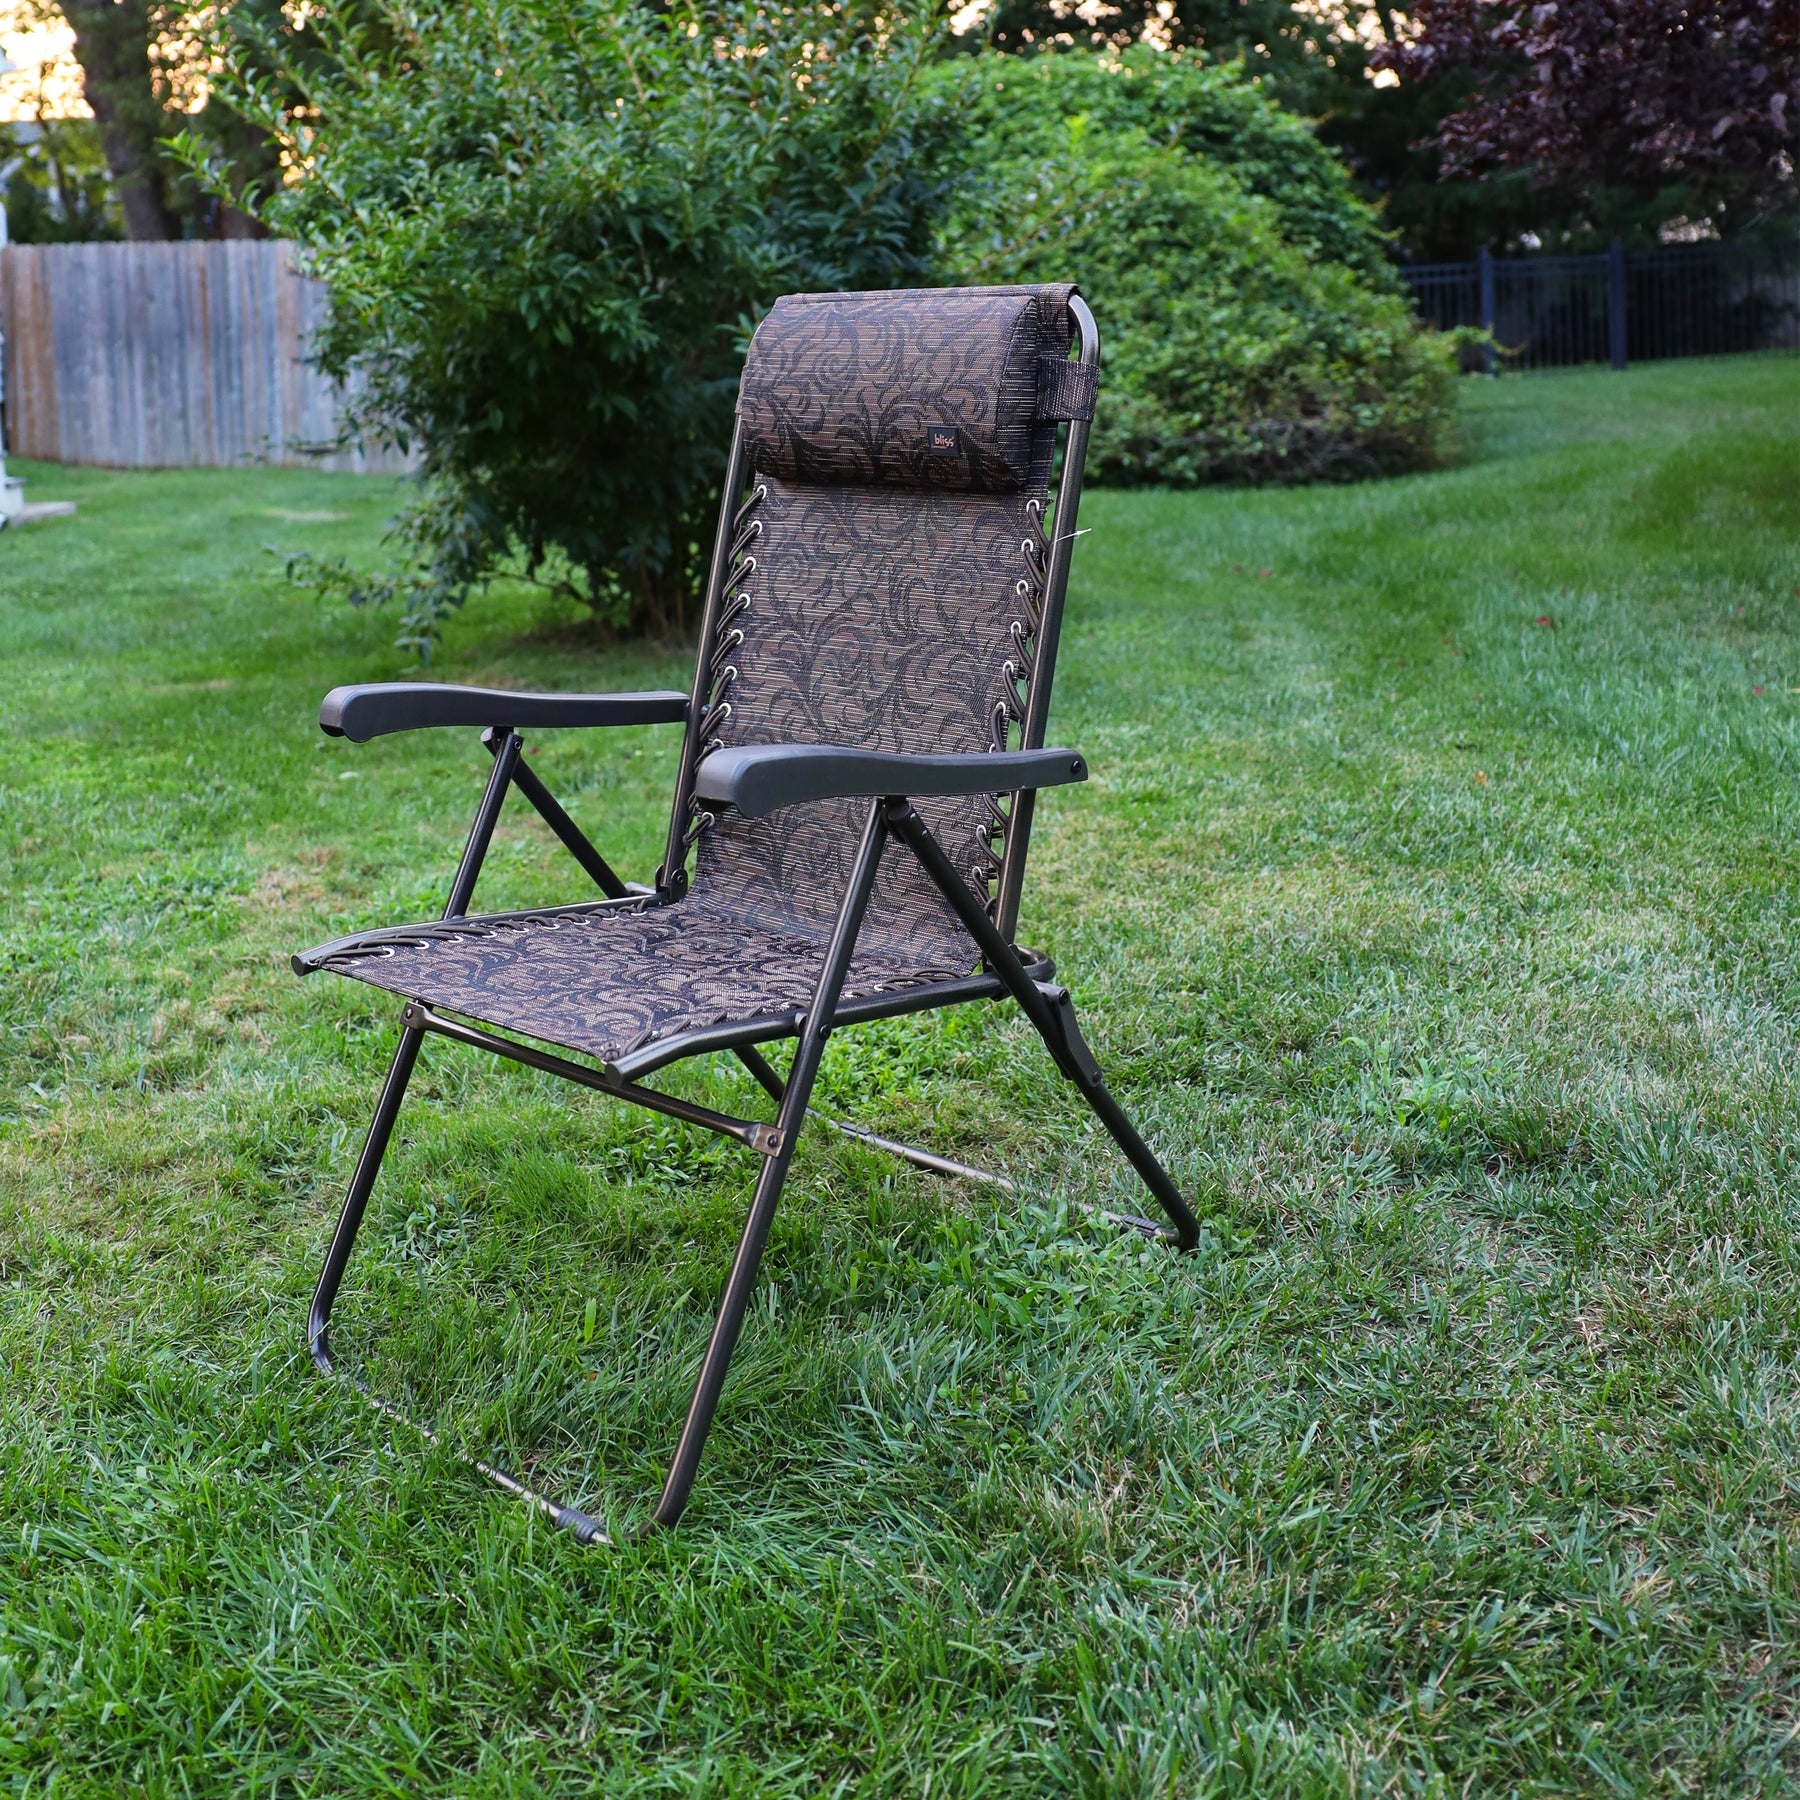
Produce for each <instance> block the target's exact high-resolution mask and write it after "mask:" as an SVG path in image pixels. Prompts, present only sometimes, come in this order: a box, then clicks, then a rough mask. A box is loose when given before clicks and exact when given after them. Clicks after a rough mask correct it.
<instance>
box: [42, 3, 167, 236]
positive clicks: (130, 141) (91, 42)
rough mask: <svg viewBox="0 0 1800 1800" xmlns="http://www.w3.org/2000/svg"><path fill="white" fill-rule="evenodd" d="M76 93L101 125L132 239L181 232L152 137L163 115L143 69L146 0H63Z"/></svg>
mask: <svg viewBox="0 0 1800 1800" xmlns="http://www.w3.org/2000/svg"><path fill="white" fill-rule="evenodd" d="M62 10H63V17H64V18H65V19H67V20H68V22H69V26H70V28H71V29H72V30H73V32H74V33H75V59H76V61H77V62H79V63H80V64H81V75H82V92H83V93H84V94H85V95H86V96H87V103H88V105H89V106H91V107H92V108H93V109H94V117H95V119H96V120H98V121H99V125H100V142H101V145H102V147H103V148H104V150H105V152H106V166H107V168H108V169H110V170H111V171H112V178H113V185H114V186H115V187H116V188H117V189H118V192H119V204H120V206H121V207H122V208H123V210H124V213H125V230H126V233H127V235H128V236H130V237H133V238H150V239H157V238H175V237H180V236H181V219H180V216H179V215H178V214H177V213H176V212H175V210H174V208H173V207H171V206H170V205H169V196H168V188H167V182H166V178H165V171H164V165H163V156H162V152H161V151H160V150H159V149H158V148H157V139H158V138H160V137H163V136H166V135H167V133H168V131H169V129H170V125H169V121H168V119H167V118H166V116H165V114H164V112H163V106H162V102H161V100H160V99H159V98H158V97H157V93H156V87H155V83H154V81H153V80H152V78H151V71H150V33H151V0H63V6H62Z"/></svg>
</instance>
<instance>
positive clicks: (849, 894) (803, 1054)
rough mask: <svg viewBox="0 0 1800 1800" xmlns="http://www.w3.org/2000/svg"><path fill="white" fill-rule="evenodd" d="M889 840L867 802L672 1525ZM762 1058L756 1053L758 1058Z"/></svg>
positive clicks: (678, 1483)
mask: <svg viewBox="0 0 1800 1800" xmlns="http://www.w3.org/2000/svg"><path fill="white" fill-rule="evenodd" d="M886 841H887V826H886V823H885V820H884V817H883V812H882V807H881V804H880V802H877V803H876V804H875V805H874V806H872V807H870V809H869V822H868V825H867V826H866V827H865V829H864V831H863V838H862V845H861V848H860V849H859V850H858V852H857V857H856V864H855V867H854V868H853V869H852V871H851V875H850V884H849V887H848V889H847V891H846V892H845V895H844V904H843V908H842V910H841V911H840V912H839V914H838V920H837V926H836V928H835V930H834V931H833V932H832V938H831V947H830V948H829V949H828V950H827V951H826V953H825V967H824V969H823V970H822V971H821V973H820V975H819V985H818V987H817V988H816V989H815V990H814V993H813V1003H812V1008H811V1010H810V1011H809V1012H808V1013H807V1015H806V1025H805V1028H804V1029H803V1030H802V1031H801V1033H800V1042H799V1044H798V1046H797V1047H796V1048H795V1051H794V1064H793V1067H792V1069H790V1070H789V1072H788V1078H787V1081H786V1083H785V1084H784V1086H783V1089H782V1096H781V1111H780V1113H779V1115H778V1117H777V1121H776V1128H777V1130H778V1131H779V1132H780V1134H781V1141H780V1143H779V1144H778V1145H777V1147H776V1150H775V1153H774V1155H772V1156H770V1157H769V1158H768V1160H767V1161H766V1162H765V1163H764V1164H763V1167H762V1173H761V1174H760V1175H759V1176H758V1177H757V1180H756V1194H755V1197H754V1198H753V1199H752V1200H751V1202H750V1216H749V1217H748V1218H747V1219H746V1220H745V1221H744V1233H743V1236H742V1237H741V1238H739V1240H738V1247H737V1255H736V1256H735V1257H733V1258H732V1263H731V1273H730V1275H729V1276H728V1277H727V1278H726V1281H725V1293H724V1297H723V1298H722V1299H721V1300H720V1302H719V1314H718V1317H717V1319H716V1320H715V1321H714V1322H713V1333H712V1340H711V1342H709V1343H708V1344H707V1346H706V1355H705V1357H704V1358H703V1360H702V1361H701V1364H700V1374H699V1377H698V1379H697V1380H696V1381H695V1383H694V1397H693V1399H692V1400H690V1401H689V1402H688V1413H687V1420H686V1422H685V1423H684V1424H683V1425H682V1428H681V1441H680V1442H679V1443H678V1444H677V1445H676V1446H675V1458H674V1461H673V1462H671V1463H670V1465H669V1476H668V1480H667V1481H666V1482H664V1484H663V1491H662V1497H661V1499H659V1500H658V1501H657V1503H656V1512H655V1514H654V1515H653V1522H654V1523H655V1524H657V1525H664V1526H667V1525H673V1524H674V1523H675V1522H676V1520H678V1519H679V1518H680V1517H681V1513H682V1509H683V1508H684V1507H685V1506H686V1505H687V1500H688V1495H689V1493H690V1492H691V1491H692V1489H693V1486H694V1476H695V1473H696V1472H697V1471H698V1469H699V1467H700V1456H701V1452H702V1451H703V1450H704V1449H705V1448H706V1434H707V1433H708V1432H709V1431H710V1430H711V1429H712V1422H713V1414H714V1412H716V1411H717V1410H718V1405H719V1392H720V1390H721V1389H722V1388H723V1387H724V1385H725V1371H726V1370H727V1369H728V1368H729V1367H730V1365H731V1353H732V1351H733V1350H735V1349H736V1348H737V1341H738V1333H739V1332H740V1331H741V1330H742V1329H743V1324H744V1314H745V1313H746V1312H747V1311H748V1310H749V1306H750V1302H751V1300H752V1298H753V1297H754V1296H755V1293H756V1275H757V1270H758V1269H759V1268H760V1267H761V1264H762V1253H763V1245H764V1244H765V1243H767V1241H768V1237H769V1226H770V1225H771V1224H772V1223H773V1221H774V1218H775V1207H776V1204H777V1202H778V1201H779V1200H780V1199H781V1190H782V1186H783V1184H784V1183H785V1182H786V1181H787V1173H788V1165H789V1164H790V1163H791V1162H792V1161H793V1160H794V1146H795V1144H796V1142H797V1141H798V1140H799V1136H800V1127H801V1126H802V1125H804V1124H805V1123H806V1106H807V1102H808V1101H809V1100H810V1099H811V1098H812V1089H813V1081H814V1078H815V1077H816V1076H817V1075H818V1073H819V1061H820V1059H821V1058H822V1057H823V1056H824V1054H825V1040H826V1039H827V1038H828V1037H829V1036H830V1035H831V1017H832V1014H833V1013H834V1012H836V1011H837V1003H838V996H839V995H840V994H841V993H842V992H843V988H844V978H845V977H846V976H847V975H848V974H849V973H850V956H851V952H852V951H854V950H855V948H856V934H857V933H858V931H860V930H861V929H862V921H863V914H864V913H865V912H866V911H867V910H868V906H869V895H870V894H871V893H872V892H873V891H874V887H875V870H876V866H877V864H878V863H879V862H880V860H881V849H882V845H883V844H884V843H885V842H886ZM758 1060H759V1061H760V1060H761V1059H760V1058H759V1059H758Z"/></svg>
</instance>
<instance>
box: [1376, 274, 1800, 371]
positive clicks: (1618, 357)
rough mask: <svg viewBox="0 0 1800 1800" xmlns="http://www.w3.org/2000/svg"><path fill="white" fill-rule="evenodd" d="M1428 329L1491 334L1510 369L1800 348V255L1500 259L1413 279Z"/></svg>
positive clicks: (1620, 364) (1621, 365)
mask: <svg viewBox="0 0 1800 1800" xmlns="http://www.w3.org/2000/svg"><path fill="white" fill-rule="evenodd" d="M1405 275H1406V278H1407V280H1408V282H1409V283H1410V284H1411V286H1412V293H1413V303H1414V305H1415V306H1417V308H1418V310H1419V315H1420V317H1421V318H1423V319H1424V320H1425V322H1426V323H1427V324H1429V325H1435V326H1437V327H1438V328H1439V329H1440V330H1450V329H1451V328H1453V327H1455V326H1458V325H1476V326H1483V327H1485V328H1486V329H1487V330H1489V331H1491V332H1492V333H1493V334H1494V338H1495V340H1496V342H1497V343H1498V344H1499V345H1500V347H1501V357H1502V359H1503V362H1504V365H1505V366H1507V367H1509V368H1518V369H1543V368H1556V367H1562V366H1566V365H1568V364H1570V363H1586V362H1610V363H1611V364H1612V366H1613V367H1614V368H1615V369H1622V368H1624V367H1625V366H1626V365H1627V364H1628V363H1632V362H1650V361H1655V360H1659V359H1661V358H1664V357H1671V356H1721V355H1728V354H1731V353H1733V352H1739V351H1746V350H1800V253H1797V252H1796V251H1793V250H1768V249H1761V248H1757V247H1752V246H1747V245H1742V244H1672V245H1668V246H1666V247H1664V248H1662V249H1659V250H1630V251H1627V250H1624V249H1621V248H1620V246H1619V245H1618V244H1616V243H1615V244H1614V245H1613V247H1612V249H1611V250H1610V251H1607V252H1604V253H1603V254H1601V255H1599V256H1507V257H1496V256H1490V255H1488V254H1487V252H1486V251H1483V252H1482V255H1481V260H1480V261H1479V262H1472V263H1419V264H1415V265H1413V266H1412V267H1411V268H1408V269H1407V270H1405Z"/></svg>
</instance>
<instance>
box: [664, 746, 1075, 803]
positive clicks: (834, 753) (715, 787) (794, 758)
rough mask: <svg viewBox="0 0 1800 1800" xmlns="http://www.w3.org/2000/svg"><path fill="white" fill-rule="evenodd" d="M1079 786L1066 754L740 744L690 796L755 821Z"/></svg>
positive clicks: (699, 774) (719, 755)
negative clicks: (808, 811) (867, 800)
mask: <svg viewBox="0 0 1800 1800" xmlns="http://www.w3.org/2000/svg"><path fill="white" fill-rule="evenodd" d="M1086 780H1087V764H1086V763H1085V762H1084V761H1083V760H1082V758H1081V757H1080V756H1078V755H1077V754H1076V753H1075V752H1074V751H1073V750H991V751H976V752H971V753H967V754H962V755H955V756H897V755H889V754H887V753H885V752H882V751H876V750H851V749H846V748H844V747H842V746H840V745H837V744H744V745H740V746H738V747H736V748H732V749H724V750H715V751H714V752H713V753H712V755H710V756H709V757H707V758H706V759H705V761H704V762H702V763H701V764H700V767H699V769H698V770H697V771H696V773H695V780H694V792H695V793H696V794H698V795H699V797H700V798H701V799H702V800H710V801H713V802H714V803H715V804H717V805H722V806H735V807H736V808H737V810H738V811H739V812H741V813H748V814H750V815H751V816H752V817H754V816H757V815H759V814H762V813H768V812H773V811H774V810H775V809H776V807H778V806H795V805H797V804H799V802H801V801H803V800H832V799H838V798H844V797H849V796H853V795H865V794H866V795H878V794H896V795H899V794H903V795H905V796H906V797H907V798H908V799H918V798H920V797H922V796H929V795H948V794H1007V793H1011V792H1012V791H1013V790H1014V789H1016V788H1047V787H1061V786H1062V785H1063V784H1064V783H1065V782H1070V781H1086Z"/></svg>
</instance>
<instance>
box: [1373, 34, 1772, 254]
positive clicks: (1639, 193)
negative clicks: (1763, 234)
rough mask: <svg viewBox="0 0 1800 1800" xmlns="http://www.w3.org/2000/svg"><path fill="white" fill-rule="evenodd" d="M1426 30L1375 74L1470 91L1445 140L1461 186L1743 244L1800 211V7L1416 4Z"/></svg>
mask: <svg viewBox="0 0 1800 1800" xmlns="http://www.w3.org/2000/svg"><path fill="white" fill-rule="evenodd" d="M1412 17H1413V29H1412V32H1411V34H1410V35H1408V36H1405V37H1403V38H1402V39H1401V40H1400V41H1399V42H1397V43H1393V44H1390V45H1387V46H1384V47H1383V48H1382V49H1381V50H1380V51H1378V52H1377V54H1376V57H1375V62H1376V64H1377V66H1379V67H1383V68H1390V69H1393V70H1394V71H1396V72H1397V73H1398V74H1399V75H1400V76H1401V77H1402V79H1403V80H1409V81H1418V80H1440V79H1443V78H1444V77H1446V76H1452V77H1456V78H1460V79H1461V80H1462V81H1463V82H1464V84H1465V90H1466V98H1465V100H1464V102H1463V104H1461V105H1459V106H1458V107H1457V108H1456V109H1455V110H1454V111H1452V112H1451V113H1449V114H1448V116H1446V117H1445V118H1444V119H1443V120H1442V121H1441V122H1440V123H1439V125H1438V127H1437V129H1436V131H1435V133H1434V134H1433V140H1432V141H1433V143H1434V144H1435V146H1436V148H1437V149H1438V151H1439V153H1440V155H1441V158H1442V164H1443V168H1444V170H1445V171H1446V172H1447V173H1449V174H1452V175H1474V176H1482V175H1491V174H1493V173H1495V172H1497V171H1505V170H1519V169H1525V170H1529V171H1531V173H1532V175H1533V177H1534V178H1535V179H1536V180H1537V181H1538V182H1539V183H1541V184H1560V185H1562V186H1563V187H1565V188H1567V189H1568V190H1569V191H1571V192H1572V193H1574V194H1576V195H1578V196H1580V197H1581V198H1583V199H1586V200H1589V201H1592V200H1595V199H1597V198H1599V197H1601V196H1603V195H1605V193H1606V192H1607V190H1608V189H1624V190H1627V191H1628V192H1629V193H1630V194H1632V195H1633V196H1634V197H1635V198H1636V200H1637V201H1638V202H1639V203H1640V204H1641V205H1644V206H1647V207H1649V208H1650V209H1651V212H1652V214H1654V213H1656V212H1660V213H1661V214H1662V216H1663V217H1665V218H1666V217H1668V216H1669V215H1671V214H1673V213H1683V214H1686V215H1687V216H1688V217H1689V218H1690V219H1693V220H1699V219H1706V220H1709V221H1710V222H1711V223H1712V224H1713V225H1714V226H1715V227H1716V228H1718V229H1720V230H1722V231H1723V230H1727V229H1729V230H1731V231H1734V232H1738V231H1742V230H1744V229H1746V228H1747V227H1749V226H1751V225H1753V224H1754V223H1756V222H1757V221H1759V220H1764V219H1767V218H1768V217H1769V216H1770V215H1771V214H1773V213H1777V212H1784V211H1789V210H1791V209H1792V208H1793V207H1794V204H1795V201H1796V199H1797V197H1800V196H1797V194H1796V187H1795V149H1796V144H1795V133H1796V125H1797V123H1800V0H1559V3H1558V4H1553V5H1552V4H1544V3H1543V0H1415V8H1414V12H1413V15H1412Z"/></svg>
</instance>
